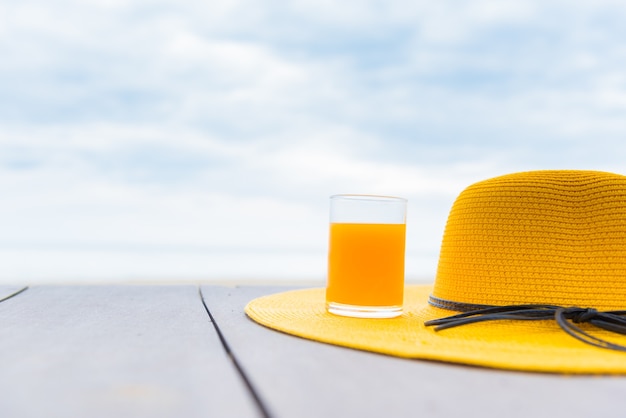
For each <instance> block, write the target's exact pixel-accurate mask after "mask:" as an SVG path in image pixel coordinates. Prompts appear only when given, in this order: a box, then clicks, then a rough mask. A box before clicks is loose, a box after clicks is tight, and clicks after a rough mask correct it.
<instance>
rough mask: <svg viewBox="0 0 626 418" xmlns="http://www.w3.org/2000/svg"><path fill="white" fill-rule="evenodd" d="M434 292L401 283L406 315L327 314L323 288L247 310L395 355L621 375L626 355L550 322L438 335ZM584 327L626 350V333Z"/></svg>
mask: <svg viewBox="0 0 626 418" xmlns="http://www.w3.org/2000/svg"><path fill="white" fill-rule="evenodd" d="M431 292H432V286H431V285H409V286H406V289H405V297H404V312H403V314H402V316H400V317H397V318H393V319H361V318H347V317H341V316H337V315H333V314H330V313H328V312H326V308H325V289H323V288H315V289H303V290H293V291H288V292H283V293H278V294H273V295H269V296H263V297H260V298H257V299H255V300H253V301H251V302H250V303H249V304H248V305H247V306H246V308H245V312H246V314H247V315H248V316H249V317H250V318H251V319H252V320H254V321H255V322H257V323H259V324H261V325H264V326H266V327H269V328H272V329H275V330H278V331H282V332H285V333H288V334H292V335H296V336H299V337H303V338H307V339H311V340H315V341H320V342H324V343H329V344H335V345H339V346H344V347H351V348H355V349H359V350H365V351H372V352H377V353H382V354H387V355H392V356H398V357H406V358H416V359H425V360H436V361H445V362H452V363H459V364H466V365H473V366H483V367H491V368H499V369H510V370H523V371H535V372H552V373H577V374H626V353H622V352H617V351H613V350H608V349H603V348H597V347H593V346H591V345H588V344H585V343H583V342H581V341H578V340H576V339H575V338H573V337H571V336H569V335H568V334H566V333H565V332H564V331H562V330H561V328H559V326H558V325H557V323H556V322H555V321H553V320H540V321H511V320H504V321H488V322H479V323H474V324H470V325H464V326H460V327H456V328H451V329H446V330H443V331H435V330H434V329H433V328H432V327H426V326H424V322H425V321H428V320H431V319H436V318H441V317H445V316H449V315H452V314H454V312H451V311H448V310H443V309H439V308H436V307H433V306H431V305H429V304H428V297H429V295H430V294H431ZM581 328H583V329H585V330H587V331H588V332H590V333H593V334H594V335H597V336H600V337H602V338H605V339H607V340H610V341H612V342H615V343H617V344H621V345H626V336H620V335H617V334H614V333H609V332H606V331H601V330H597V329H595V328H592V327H589V328H588V327H587V326H586V325H583V326H582V327H581Z"/></svg>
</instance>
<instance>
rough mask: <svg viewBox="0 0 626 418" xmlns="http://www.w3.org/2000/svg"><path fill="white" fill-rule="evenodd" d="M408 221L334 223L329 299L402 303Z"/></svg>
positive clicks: (352, 302) (359, 303) (353, 302)
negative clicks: (390, 222) (401, 222)
mask: <svg viewBox="0 0 626 418" xmlns="http://www.w3.org/2000/svg"><path fill="white" fill-rule="evenodd" d="M405 234H406V225H405V224H365V223H363V224H359V223H331V224H330V243H329V252H328V286H327V288H326V301H327V302H335V303H341V304H346V305H357V306H402V299H403V292H404V243H405Z"/></svg>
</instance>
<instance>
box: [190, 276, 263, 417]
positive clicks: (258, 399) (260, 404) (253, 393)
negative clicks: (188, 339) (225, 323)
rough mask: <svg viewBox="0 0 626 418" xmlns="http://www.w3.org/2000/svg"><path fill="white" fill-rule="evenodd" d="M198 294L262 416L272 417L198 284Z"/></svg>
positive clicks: (225, 349)
mask: <svg viewBox="0 0 626 418" xmlns="http://www.w3.org/2000/svg"><path fill="white" fill-rule="evenodd" d="M198 294H199V296H200V300H201V301H202V305H203V306H204V309H205V310H206V313H207V315H209V319H210V320H211V323H212V324H213V327H214V328H215V332H217V335H218V337H219V339H220V341H221V343H222V347H223V348H224V351H226V354H227V355H228V358H230V360H231V361H232V363H233V365H234V367H235V370H237V373H238V374H239V376H240V377H241V379H242V380H243V383H244V384H245V386H246V388H247V389H248V391H249V392H250V395H251V396H252V399H254V403H255V404H256V405H257V407H258V409H259V412H260V413H261V416H262V417H263V418H271V415H270V413H269V411H268V408H267V407H266V406H265V403H264V402H263V400H262V399H261V397H260V396H259V394H258V391H257V390H256V389H255V387H254V385H253V384H252V382H251V381H250V379H249V378H248V376H247V375H246V373H245V372H244V370H243V368H242V367H241V365H240V364H239V361H237V358H236V357H235V354H234V353H233V352H232V350H231V349H230V346H229V345H228V342H227V341H226V338H225V337H224V334H222V331H221V330H220V327H219V325H218V324H217V322H216V321H215V318H214V317H213V315H212V314H211V311H210V310H209V307H208V306H207V304H206V302H205V300H204V295H203V294H202V288H201V287H200V286H198Z"/></svg>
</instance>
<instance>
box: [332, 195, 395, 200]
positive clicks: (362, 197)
mask: <svg viewBox="0 0 626 418" xmlns="http://www.w3.org/2000/svg"><path fill="white" fill-rule="evenodd" d="M330 199H331V200H334V199H346V200H368V201H379V202H407V199H405V198H404V197H397V196H386V195H375V194H334V195H332V196H330Z"/></svg>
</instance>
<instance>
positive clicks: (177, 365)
mask: <svg viewBox="0 0 626 418" xmlns="http://www.w3.org/2000/svg"><path fill="white" fill-rule="evenodd" d="M0 359H1V360H2V372H1V373H0V411H2V416H6V417H18V416H19V417H43V416H46V417H57V416H58V417H64V418H70V417H90V418H94V417H123V416H133V417H209V416H220V417H256V416H259V415H260V414H259V410H258V408H257V407H256V405H255V404H254V402H253V400H252V398H251V396H250V393H249V392H248V391H247V389H246V388H245V386H244V384H243V381H242V380H241V378H240V376H239V375H238V374H237V372H236V370H235V368H234V367H233V365H232V362H231V361H230V359H229V358H228V356H227V355H226V353H225V351H224V349H223V347H222V345H221V342H220V341H219V338H218V337H217V334H216V332H215V329H214V327H213V325H212V324H211V322H210V321H209V317H208V315H207V313H206V311H205V309H204V306H203V304H202V301H201V298H200V296H199V293H198V288H197V287H196V286H101V287H100V286H85V287H54V286H50V287H33V288H30V289H29V290H27V291H26V292H24V293H23V294H21V295H19V296H18V297H14V298H11V299H9V300H6V301H4V302H3V303H0Z"/></svg>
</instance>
